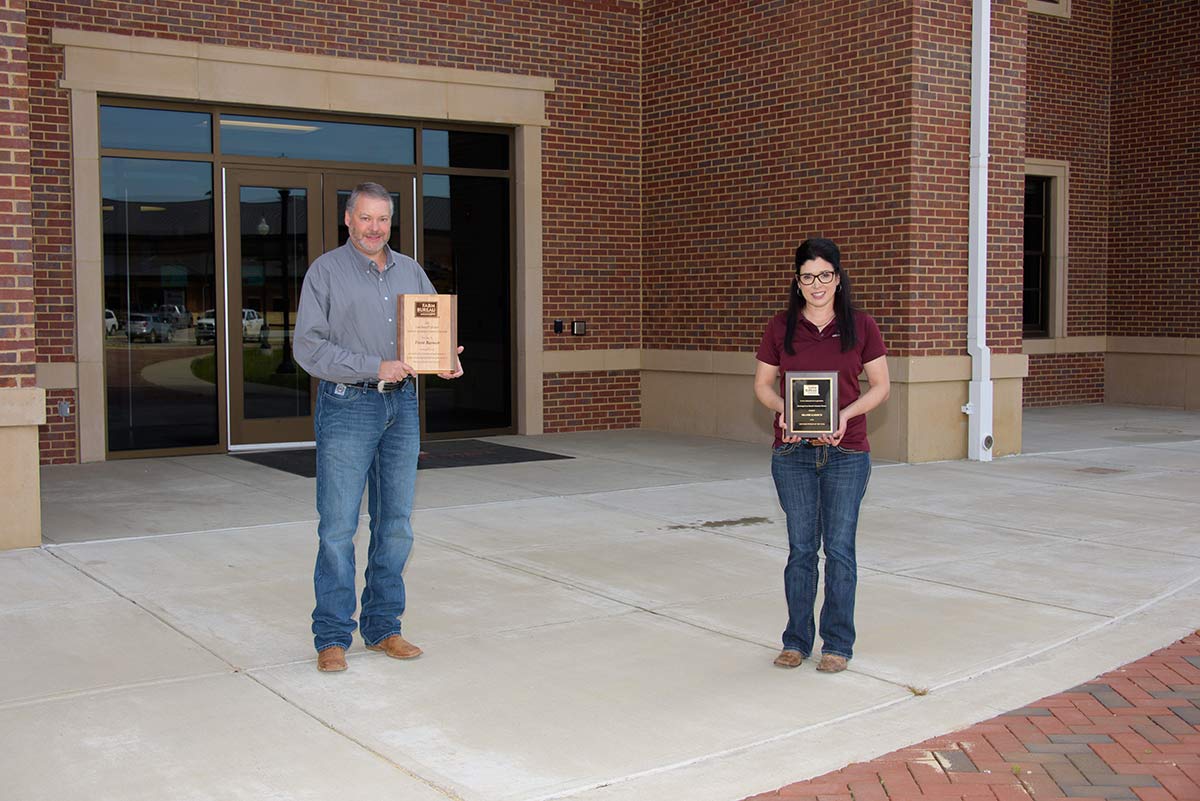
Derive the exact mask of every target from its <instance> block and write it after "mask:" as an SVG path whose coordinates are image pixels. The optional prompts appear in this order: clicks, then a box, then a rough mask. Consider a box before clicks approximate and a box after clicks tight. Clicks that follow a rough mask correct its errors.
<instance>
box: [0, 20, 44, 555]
mask: <svg viewBox="0 0 1200 801" xmlns="http://www.w3.org/2000/svg"><path fill="white" fill-rule="evenodd" d="M32 231H33V220H32V212H31V193H30V175H29V54H28V48H27V39H26V33H25V0H0V453H4V454H5V458H4V460H3V461H2V462H0V486H3V487H4V492H5V495H6V496H7V499H6V500H8V501H9V502H10V504H11V505H10V506H9V508H8V509H6V511H5V514H4V515H3V516H0V549H5V548H19V547H24V546H31V545H37V544H39V543H40V541H41V498H40V495H41V493H40V484H39V479H38V428H37V427H38V425H40V424H41V423H44V422H45V420H46V408H45V393H44V391H43V390H41V389H39V388H38V387H37V386H36V376H35V368H34V363H35V356H34V337H33V319H34V297H33V258H32V255H33V247H32Z"/></svg>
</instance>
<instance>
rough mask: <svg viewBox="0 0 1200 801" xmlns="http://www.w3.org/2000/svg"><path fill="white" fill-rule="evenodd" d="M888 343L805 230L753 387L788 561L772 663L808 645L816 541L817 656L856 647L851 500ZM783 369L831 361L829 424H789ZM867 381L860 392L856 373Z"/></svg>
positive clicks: (792, 660) (833, 656)
mask: <svg viewBox="0 0 1200 801" xmlns="http://www.w3.org/2000/svg"><path fill="white" fill-rule="evenodd" d="M886 356H887V348H886V347H884V344H883V338H882V337H881V336H880V335H879V327H878V326H876V325H875V321H874V320H873V319H871V316H870V315H869V314H866V313H864V312H862V311H858V310H857V309H855V308H854V306H853V304H852V303H851V300H850V279H849V277H848V276H847V275H846V273H845V272H844V271H843V270H842V257H841V253H840V252H839V251H838V247H837V245H835V244H834V243H833V242H832V241H830V240H828V239H809V240H806V241H805V242H804V243H803V244H801V245H800V247H798V248H796V277H795V278H794V279H793V280H792V282H791V287H790V289H789V293H788V310H787V311H786V312H780V313H779V314H777V315H775V317H774V318H772V319H771V321H770V322H769V323H768V324H767V330H766V332H765V333H764V334H763V338H762V344H760V345H759V347H758V354H757V358H758V366H757V368H756V371H755V374H754V394H755V395H756V396H757V397H758V400H759V402H760V403H762V404H763V405H764V406H766V407H767V408H768V409H770V410H772V411H773V412H775V413H776V416H775V449H774V453H773V455H772V457H771V474H772V476H774V478H775V490H776V492H777V493H778V494H779V505H780V506H781V507H783V511H784V514H785V515H786V516H787V532H788V561H787V567H785V568H784V571H783V586H784V592H785V594H786V595H787V605H788V624H787V628H786V629H785V630H784V632H783V650H782V651H781V652H780V653H779V656H778V657H776V658H775V664H776V665H778V666H779V667H785V668H794V667H798V666H799V665H800V663H801V662H803V661H804V660H805V659H806V658H807V657H808V656H809V654H811V653H812V650H813V637H814V631H813V605H814V604H815V603H816V598H817V547H818V545H820V544H821V543H822V540H823V541H824V545H823V547H824V550H825V602H824V605H823V606H822V607H821V662H820V664H818V665H817V670H820V671H822V672H825V673H837V672H839V671H842V670H845V669H846V662H847V661H848V660H849V659H850V658H851V657H852V656H853V655H854V593H855V587H856V584H857V582H858V566H857V564H856V562H855V557H854V538H855V532H856V530H857V528H858V507H859V504H860V503H861V502H862V498H863V493H864V492H866V489H867V479H868V478H869V477H870V475H871V455H870V453H869V451H870V445H868V444H867V419H866V417H865V415H866V413H867V412H869V411H871V410H872V409H874V408H875V407H877V406H878V405H879V404H881V403H883V402H884V401H885V400H887V397H888V392H889V380H888V368H887V358H886ZM789 370H821V371H837V374H838V390H837V398H838V405H839V407H840V412H839V414H838V426H837V430H836V431H834V432H833V433H832V434H828V435H826V436H822V437H818V438H816V439H802V438H801V437H799V436H791V435H789V434H788V433H787V424H786V422H785V420H784V418H785V415H784V414H783V411H784V400H783V397H782V390H783V374H784V373H786V372H788V371H789ZM864 371H865V372H866V374H867V382H868V384H869V385H870V387H869V389H868V390H867V391H866V392H860V390H859V383H858V377H859V374H860V373H863V372H864Z"/></svg>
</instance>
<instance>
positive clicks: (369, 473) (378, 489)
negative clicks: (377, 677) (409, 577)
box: [312, 380, 421, 651]
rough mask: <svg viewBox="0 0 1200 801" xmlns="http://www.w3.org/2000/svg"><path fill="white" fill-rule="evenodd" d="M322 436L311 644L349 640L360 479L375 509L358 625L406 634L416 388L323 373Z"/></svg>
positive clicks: (317, 426) (368, 638)
mask: <svg viewBox="0 0 1200 801" xmlns="http://www.w3.org/2000/svg"><path fill="white" fill-rule="evenodd" d="M313 428H314V430H315V433H316V440H317V512H318V514H320V516H321V522H320V524H319V525H318V526H317V535H318V538H319V540H320V543H319V546H318V549H317V564H316V569H315V570H314V571H313V587H314V589H315V591H316V599H317V605H316V608H315V609H314V610H313V615H312V618H313V624H312V631H313V643H314V645H316V648H317V650H318V651H321V650H323V649H325V648H329V647H331V646H334V645H340V646H341V647H343V648H349V647H350V640H351V637H352V635H353V634H354V627H355V624H354V609H355V602H356V599H355V597H354V533H355V531H357V530H358V517H359V508H360V504H361V503H362V496H363V487H364V486H365V487H366V488H367V508H368V511H369V513H370V516H371V525H370V530H371V543H370V546H369V547H368V550H367V575H366V586H365V587H364V588H363V593H362V612H361V614H360V615H359V622H358V628H359V631H360V632H361V633H362V638H363V640H364V641H365V642H366V643H367V644H368V645H375V644H377V643H379V642H380V641H381V640H383V639H385V638H387V637H390V636H391V635H393V634H399V633H400V616H401V615H402V614H404V576H403V571H404V563H405V562H406V561H407V560H408V554H409V551H410V550H411V549H412V539H413V534H412V526H411V524H410V523H409V518H410V516H411V515H412V506H413V490H414V488H415V485H416V480H417V456H418V454H419V453H420V449H421V433H420V421H419V418H418V409H417V391H416V386H415V383H414V382H413V381H411V380H410V381H407V382H405V383H404V385H403V386H401V387H400V389H397V390H395V391H393V392H386V393H385V392H378V391H376V390H373V389H363V388H361V387H354V386H348V385H346V384H335V383H332V382H330V381H321V382H320V385H319V386H318V389H317V410H316V415H315V417H314V421H313Z"/></svg>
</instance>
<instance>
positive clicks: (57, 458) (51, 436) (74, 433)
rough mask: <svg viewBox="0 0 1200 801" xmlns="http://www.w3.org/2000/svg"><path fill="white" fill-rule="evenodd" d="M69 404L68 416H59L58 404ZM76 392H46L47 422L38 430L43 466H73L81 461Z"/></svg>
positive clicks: (71, 390)
mask: <svg viewBox="0 0 1200 801" xmlns="http://www.w3.org/2000/svg"><path fill="white" fill-rule="evenodd" d="M60 402H65V403H66V404H67V414H66V416H63V415H61V414H59V409H58V404H59V403H60ZM76 412H77V410H76V408H75V390H73V389H48V390H46V422H45V424H44V425H42V426H40V427H39V428H38V446H39V449H40V452H41V456H42V464H73V463H75V462H78V461H79V437H78V430H77V429H76V426H75V421H76V420H77V419H78V415H77V414H76Z"/></svg>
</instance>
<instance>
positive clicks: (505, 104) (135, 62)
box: [51, 28, 554, 127]
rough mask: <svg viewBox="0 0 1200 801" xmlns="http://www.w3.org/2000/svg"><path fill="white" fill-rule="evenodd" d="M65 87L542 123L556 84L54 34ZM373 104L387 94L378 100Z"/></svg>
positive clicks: (472, 72) (456, 71) (102, 36)
mask: <svg viewBox="0 0 1200 801" xmlns="http://www.w3.org/2000/svg"><path fill="white" fill-rule="evenodd" d="M51 40H52V42H53V43H54V44H55V45H59V46H61V47H64V48H65V49H66V58H65V68H64V77H63V80H62V82H61V85H62V87H63V88H65V89H73V90H81V91H91V92H112V93H120V94H127V95H137V96H141V97H156V98H157V97H162V98H174V99H186V100H199V101H203V102H207V103H244V104H253V105H262V106H274V107H280V108H297V109H308V110H326V111H337V112H346V113H357V114H387V115H395V116H403V117H410V118H422V119H436V120H442V119H445V120H456V121H459V122H484V123H489V124H493V125H496V124H500V125H537V126H543V127H544V126H547V125H549V124H550V123H549V120H547V118H546V111H545V94H546V93H547V92H551V91H553V90H554V80H553V79H550V78H541V77H537V76H529V75H509V74H503V73H494V72H484V71H482V70H460V69H452V68H448V67H424V66H419V65H414V64H396V63H393V62H389V61H367V60H364V61H359V60H356V59H346V58H337V57H334V56H318V55H309V54H303V53H284V52H279V51H275V50H255V49H250V48H242V47H227V46H222V45H207V44H200V43H198V42H183V41H177V40H169V39H151V38H147V37H140V36H122V35H119V34H111V33H98V32H95V31H80V30H72V29H64V28H56V29H55V30H54V32H53V35H52V37H51ZM380 98H386V101H384V102H381V101H380Z"/></svg>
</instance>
